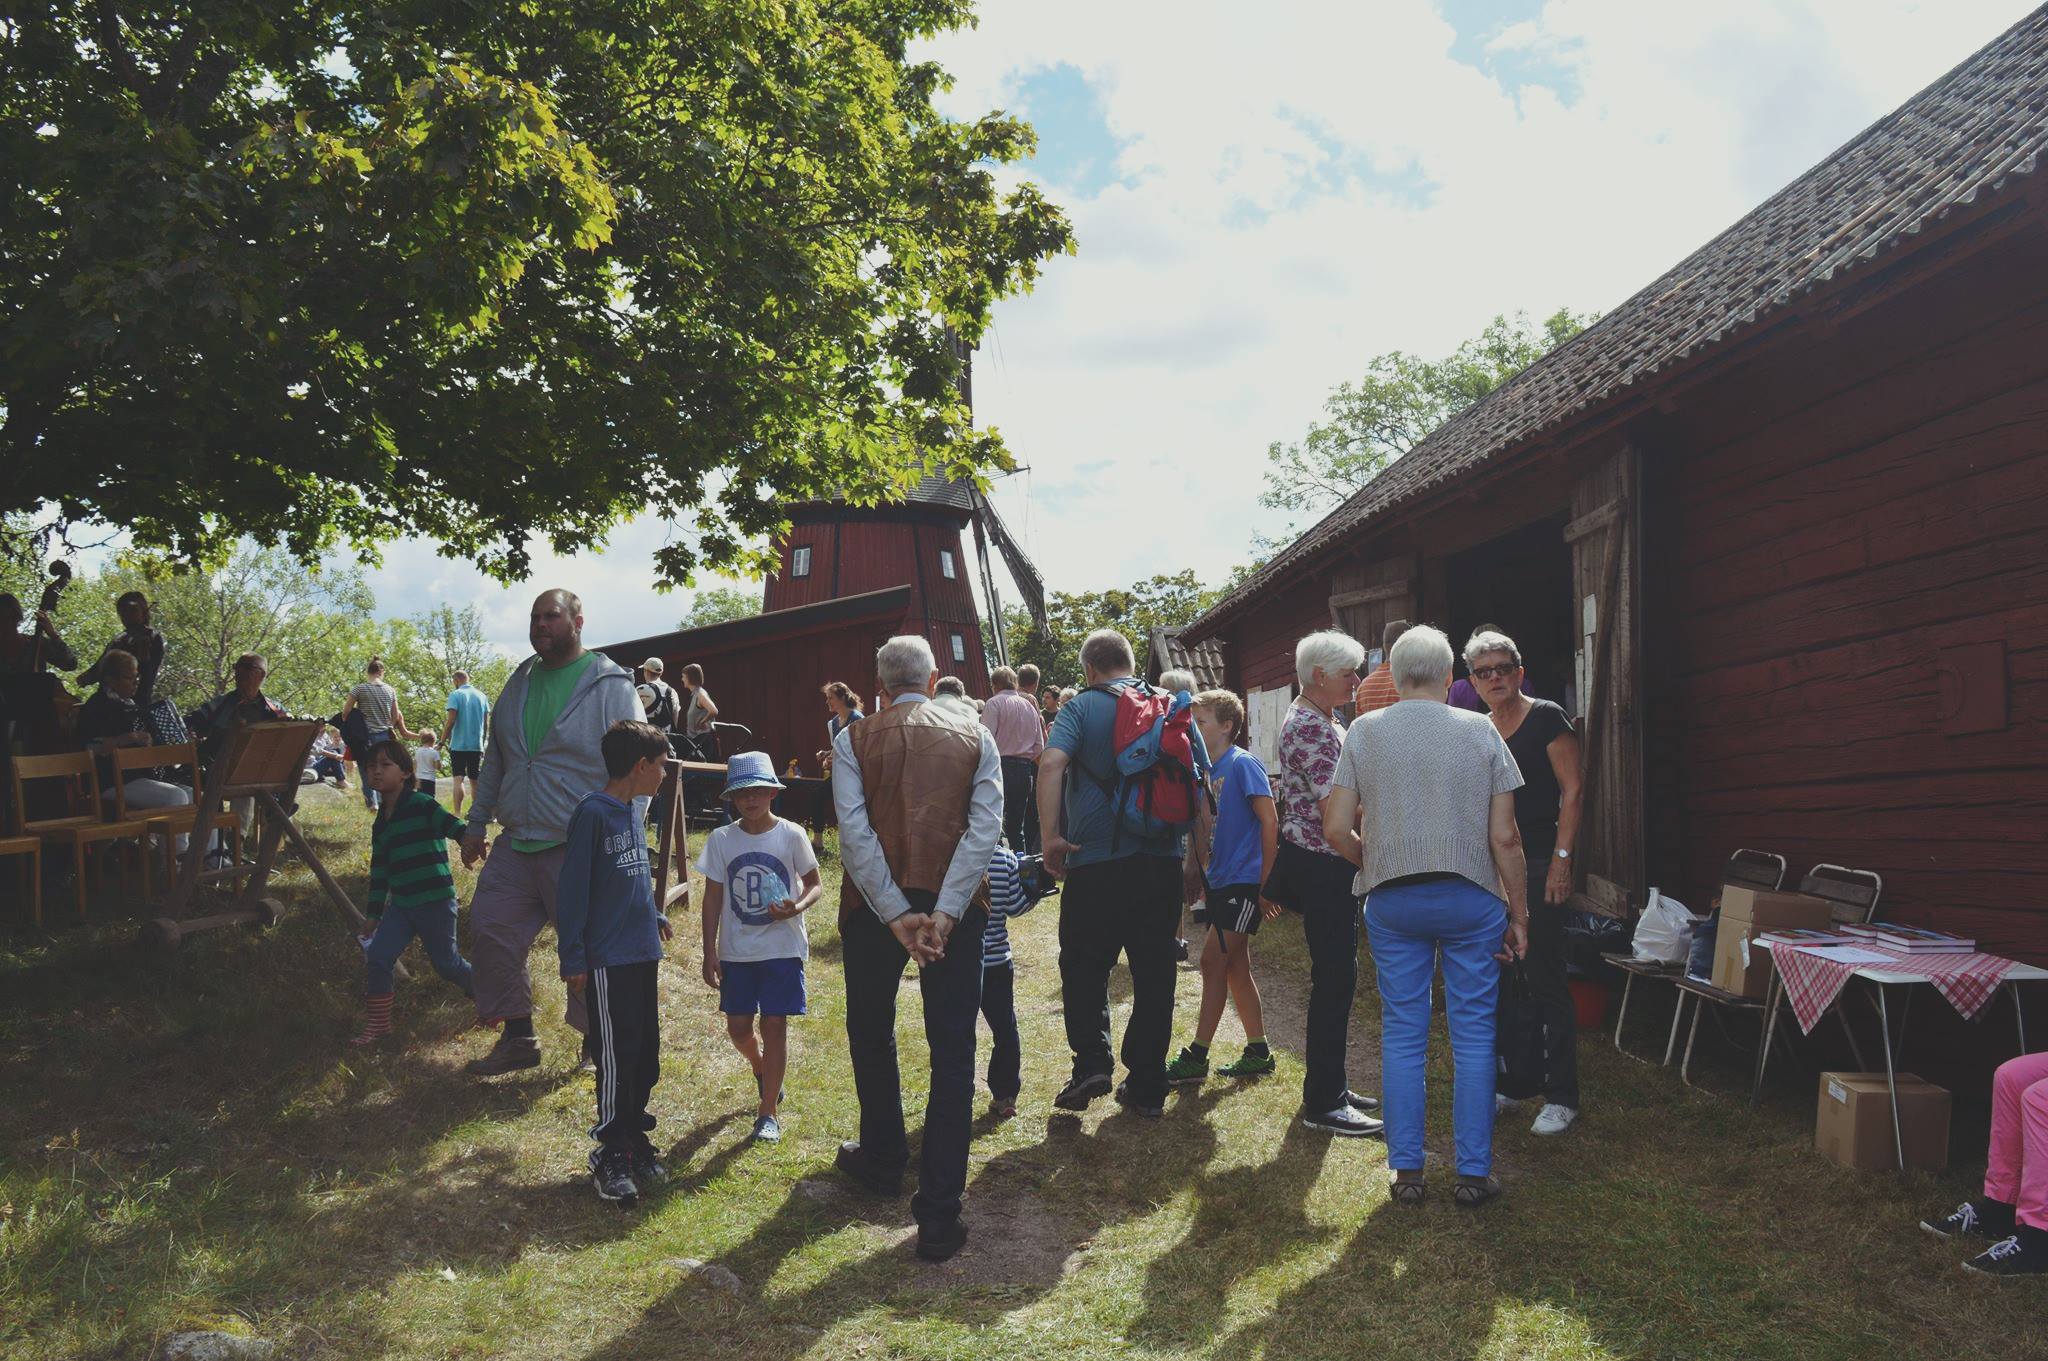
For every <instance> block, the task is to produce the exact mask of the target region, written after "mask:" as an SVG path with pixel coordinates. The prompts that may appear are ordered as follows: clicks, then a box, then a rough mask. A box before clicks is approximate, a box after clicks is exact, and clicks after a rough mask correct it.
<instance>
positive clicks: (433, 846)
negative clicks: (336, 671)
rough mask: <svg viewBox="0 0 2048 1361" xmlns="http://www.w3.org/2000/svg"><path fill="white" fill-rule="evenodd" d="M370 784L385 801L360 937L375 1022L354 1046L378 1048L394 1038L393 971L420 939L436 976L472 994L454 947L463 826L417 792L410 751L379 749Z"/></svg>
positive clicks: (375, 830) (391, 744)
mask: <svg viewBox="0 0 2048 1361" xmlns="http://www.w3.org/2000/svg"><path fill="white" fill-rule="evenodd" d="M363 779H364V781H365V782H367V784H368V787H369V788H370V789H372V790H374V791H376V793H377V795H378V804H377V820H376V822H374V823H373V824H371V828H370V919H369V921H368V922H367V923H366V924H365V925H364V927H363V933H362V937H361V942H362V947H363V956H364V959H365V961H366V963H367V965H368V967H367V969H366V970H365V972H366V974H367V985H366V987H365V989H364V991H365V992H366V993H367V1001H368V1003H369V1008H370V1015H369V1019H368V1020H366V1021H365V1022H364V1023H363V1029H362V1033H361V1034H359V1035H357V1036H356V1037H355V1039H354V1040H352V1041H350V1043H352V1044H358V1045H365V1044H375V1043H376V1042H377V1041H378V1040H381V1039H383V1038H384V1037H385V1036H386V1035H388V1034H390V1033H391V1002H392V997H393V989H394V987H395V986H396V985H395V983H394V972H395V971H394V967H393V966H395V965H396V964H397V963H398V957H399V956H400V955H402V954H404V953H405V947H406V946H408V945H410V944H412V939H413V937H414V936H418V937H419V938H420V943H421V944H423V945H425V946H426V947H427V957H428V958H429V959H431V960H433V961H434V972H436V973H438V974H440V975H441V977H443V978H445V979H447V980H448V981H449V982H450V983H453V984H454V985H455V986H456V987H458V988H461V989H462V990H463V991H464V992H465V993H467V992H469V991H471V985H470V967H469V961H468V960H466V959H464V958H463V957H462V951H461V950H459V949H458V948H456V944H455V875H454V874H453V872H451V871H450V870H449V868H448V841H449V838H451V837H453V838H455V839H457V840H460V839H461V837H462V822H461V821H460V820H459V819H457V818H454V817H451V816H450V815H449V813H448V810H447V809H445V808H443V807H442V806H441V805H440V804H439V803H436V802H435V801H434V799H433V798H432V797H431V796H429V795H426V794H422V793H421V792H420V791H419V790H418V788H416V787H415V783H414V778H413V764H412V753H411V752H409V751H407V750H406V749H405V743H403V742H396V741H387V742H379V743H378V744H377V745H376V746H374V747H371V748H370V750H369V751H368V752H367V753H365V754H364V756H363Z"/></svg>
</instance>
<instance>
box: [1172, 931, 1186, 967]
mask: <svg viewBox="0 0 2048 1361" xmlns="http://www.w3.org/2000/svg"><path fill="white" fill-rule="evenodd" d="M1173 957H1174V958H1175V959H1177V960H1179V961H1180V962H1181V963H1183V964H1185V963H1187V962H1188V943H1187V941H1185V940H1184V939H1182V938H1180V937H1178V936H1176V937H1174V941H1173Z"/></svg>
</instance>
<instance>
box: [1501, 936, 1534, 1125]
mask: <svg viewBox="0 0 2048 1361" xmlns="http://www.w3.org/2000/svg"><path fill="white" fill-rule="evenodd" d="M1493 1053H1494V1065H1495V1076H1494V1090H1495V1091H1497V1092H1499V1093H1500V1094H1501V1095H1502V1096H1505V1097H1507V1098H1508V1099H1510V1100H1512V1101H1523V1100H1526V1099H1528V1098H1529V1097H1532V1096H1535V1095H1537V1094H1538V1093H1540V1092H1541V1091H1542V1090H1543V1080H1544V1066H1545V1061H1546V1060H1545V1054H1544V1045H1543V1012H1542V1009H1541V1008H1539V1007H1538V1006H1537V1005H1536V999H1535V997H1534V996H1533V995H1532V994H1531V993H1530V991H1529V976H1528V974H1527V973H1526V972H1524V971H1523V968H1522V962H1521V961H1520V960H1516V961H1514V962H1513V963H1510V964H1503V965H1501V968H1500V1005H1499V1009H1498V1010H1497V1011H1496V1012H1495V1014H1494V1038H1493Z"/></svg>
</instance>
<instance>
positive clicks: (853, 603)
mask: <svg viewBox="0 0 2048 1361" xmlns="http://www.w3.org/2000/svg"><path fill="white" fill-rule="evenodd" d="M789 515H790V530H789V533H788V535H787V536H786V537H785V538H784V539H783V541H782V542H781V543H779V544H778V545H777V549H778V551H779V552H780V554H781V559H782V562H781V566H780V568H779V569H778V570H777V571H776V572H775V574H774V575H773V576H771V577H769V578H768V583H767V587H766V589H765V591H764V593H763V597H762V606H763V610H764V613H762V614H759V615H756V616H754V617H753V618H750V619H736V620H732V621H730V622H728V623H724V624H713V625H710V626H708V627H706V628H697V629H686V630H683V631H681V632H677V633H664V634H660V635H657V636H655V637H652V638H636V639H634V640H632V641H630V642H624V643H613V644H610V645H608V646H606V647H604V648H603V649H601V650H602V651H603V652H604V653H605V654H606V655H607V656H609V657H611V658H612V660H613V661H616V662H618V663H619V664H620V665H622V666H628V667H637V666H639V665H640V664H641V663H642V662H644V661H645V660H646V659H647V658H649V657H660V658H661V659H662V660H663V662H664V663H665V664H666V668H667V674H668V679H669V681H670V682H671V683H674V682H675V681H676V678H677V673H678V672H680V671H681V669H682V667H683V666H684V665H685V664H686V663H689V662H695V663H697V664H698V665H699V666H701V667H703V668H704V686H705V689H707V690H709V691H710V692H711V697H712V698H713V700H715V701H716V702H717V704H718V716H719V720H720V721H721V722H730V723H740V724H744V725H745V726H746V727H748V728H750V729H752V730H753V734H754V745H755V746H756V747H757V748H759V749H760V750H763V751H766V752H768V753H770V754H771V755H772V756H773V757H774V758H775V764H776V767H777V769H781V768H783V767H785V766H787V765H788V763H789V761H790V760H791V759H792V758H795V759H796V760H798V761H799V762H801V763H802V765H803V768H804V770H805V771H806V772H807V773H809V774H816V773H818V772H817V761H816V754H817V752H819V751H820V750H822V749H823V748H824V747H825V745H826V736H825V718H826V710H825V699H824V696H823V695H822V694H821V693H820V692H819V691H820V687H822V686H823V685H824V684H825V683H826V682H827V681H835V680H837V681H845V682H846V683H847V684H848V685H850V686H852V687H853V689H854V691H855V692H856V693H857V694H860V695H862V696H864V697H865V696H872V695H873V693H874V689H875V650H876V649H877V648H879V647H880V646H881V645H882V644H883V643H884V642H885V641H887V640H888V639H889V638H890V637H892V636H894V635H896V634H902V633H916V634H922V635H923V636H924V637H925V638H926V639H927V640H928V641H929V642H930V643H931V645H932V655H933V656H935V657H936V658H937V659H938V663H939V670H940V671H941V673H943V674H945V675H949V676H958V677H960V678H961V680H962V681H964V682H965V683H966V685H967V690H968V693H969V694H973V695H986V694H987V692H988V671H989V660H988V658H987V656H986V655H985V651H984V648H983V644H982V632H981V616H980V613H979V611H978V610H977V609H976V607H975V600H974V591H973V588H972V586H971V584H970V579H969V576H968V572H969V562H968V558H967V555H966V552H965V544H964V542H963V535H964V533H965V532H966V531H967V530H968V529H969V528H972V529H973V531H974V538H975V545H976V549H977V553H976V558H975V563H974V568H975V570H978V571H979V572H980V574H981V578H982V585H983V589H984V592H985V594H986V595H987V597H988V598H989V599H990V600H991V601H995V602H996V603H997V606H998V608H1000V599H999V597H997V595H996V593H995V578H994V575H993V571H992V568H991V565H990V562H989V555H988V545H989V544H990V543H991V542H993V543H994V544H995V546H996V549H997V551H998V552H999V553H1000V554H1001V555H1002V557H1003V560H1004V563H1005V564H1006V566H1007V567H1008V569H1009V572H1010V576H1011V578H1012V580H1013V581H1015V582H1016V585H1017V588H1018V590H1019V591H1020V592H1021V593H1022V594H1023V597H1024V602H1025V605H1026V607H1027V608H1029V609H1030V610H1031V611H1032V613H1033V615H1034V616H1035V617H1037V618H1038V619H1039V620H1040V623H1041V624H1042V623H1043V620H1044V611H1045V604H1044V588H1043V587H1042V586H1041V585H1040V583H1039V578H1038V573H1037V570H1036V569H1035V568H1034V567H1033V566H1032V565H1031V562H1030V560H1029V559H1028V558H1027V557H1025V556H1024V553H1023V550H1022V549H1021V548H1019V547H1018V545H1017V544H1016V542H1015V540H1013V539H1012V538H1011V537H1010V534H1009V531H1008V530H1007V529H1006V528H1005V527H1004V525H1003V523H1002V520H1001V519H1000V518H999V517H998V516H997V515H996V512H995V508H994V507H993V506H991V505H990V504H989V502H988V500H987V498H986V497H984V496H983V495H982V494H981V492H980V491H979V490H978V489H976V488H975V487H974V486H973V484H971V483H967V482H954V481H950V480H948V479H945V478H942V477H927V478H925V479H924V480H923V481H921V482H919V483H918V484H917V486H916V487H915V488H914V489H913V490H912V491H911V492H910V494H909V495H908V496H907V497H906V498H904V499H903V500H902V501H900V502H889V503H885V504H882V505H877V506H857V505H852V504H850V503H848V502H846V501H844V500H840V499H834V500H823V501H808V502H804V503H801V504H799V505H795V506H792V507H791V508H790V512H789ZM998 645H999V646H1000V642H999V644H998ZM863 702H864V703H866V702H868V701H867V700H865V699H864V701H863Z"/></svg>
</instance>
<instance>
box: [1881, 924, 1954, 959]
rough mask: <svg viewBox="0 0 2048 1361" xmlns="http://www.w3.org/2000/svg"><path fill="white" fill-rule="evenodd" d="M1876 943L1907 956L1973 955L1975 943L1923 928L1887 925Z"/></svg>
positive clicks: (1943, 932)
mask: <svg viewBox="0 0 2048 1361" xmlns="http://www.w3.org/2000/svg"><path fill="white" fill-rule="evenodd" d="M1877 943H1878V944H1879V945H1882V946H1884V947H1885V948H1886V949H1888V950H1899V951H1903V952H1904V953H1906V954H1909V955H1949V954H1954V955H1967V954H1974V953H1976V950H1977V942H1976V941H1974V940H1966V939H1964V938H1963V937H1961V936H1954V935H1950V934H1949V933H1948V932H1946V931H1933V930H1929V929H1928V928H1927V927H1924V926H1892V925H1887V926H1885V927H1884V928H1883V929H1882V930H1880V931H1879V932H1878V933H1877Z"/></svg>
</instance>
